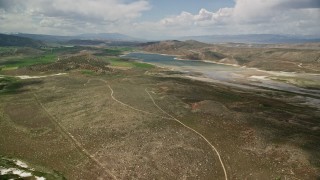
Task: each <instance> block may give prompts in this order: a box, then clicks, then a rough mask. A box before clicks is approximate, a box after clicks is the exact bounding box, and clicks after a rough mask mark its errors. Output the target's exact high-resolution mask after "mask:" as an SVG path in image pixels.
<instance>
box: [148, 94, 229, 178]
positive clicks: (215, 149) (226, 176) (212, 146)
mask: <svg viewBox="0 0 320 180" xmlns="http://www.w3.org/2000/svg"><path fill="white" fill-rule="evenodd" d="M145 91H146V92H147V93H148V95H149V97H150V99H151V100H152V102H153V104H154V105H155V106H156V107H157V108H158V109H159V110H161V111H162V112H163V113H165V114H166V115H168V116H170V117H171V118H172V120H175V121H176V122H178V123H179V124H181V125H182V126H184V127H185V128H187V129H189V130H191V131H193V132H194V133H196V134H197V135H199V136H200V137H201V138H202V139H203V140H205V141H206V142H207V143H208V144H209V146H211V148H212V150H213V151H214V152H215V153H216V154H217V156H218V158H219V161H220V164H221V167H222V169H223V172H224V177H225V180H228V175H227V171H226V168H225V166H224V163H223V161H222V159H221V156H220V153H219V151H218V150H217V148H216V147H215V146H214V145H212V144H211V143H210V141H209V140H208V139H207V138H206V137H204V136H203V135H202V134H201V133H199V132H198V131H196V130H194V129H192V128H191V127H189V126H187V125H185V124H184V123H182V122H181V121H180V120H178V119H177V118H175V117H173V116H172V115H171V114H169V113H167V112H166V111H164V110H163V109H162V108H161V107H160V106H159V105H158V104H157V103H156V102H155V101H154V99H153V97H152V96H151V94H150V93H149V92H148V90H147V89H145Z"/></svg>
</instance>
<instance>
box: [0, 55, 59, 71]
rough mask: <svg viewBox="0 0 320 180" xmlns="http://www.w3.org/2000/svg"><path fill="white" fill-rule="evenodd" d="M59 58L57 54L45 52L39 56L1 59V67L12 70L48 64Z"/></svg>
mask: <svg viewBox="0 0 320 180" xmlns="http://www.w3.org/2000/svg"><path fill="white" fill-rule="evenodd" d="M56 60H57V55H55V54H45V55H41V56H37V57H23V58H13V59H9V60H3V61H0V67H1V68H2V70H10V69H15V68H21V67H26V66H30V65H35V64H46V63H51V62H54V61H56Z"/></svg>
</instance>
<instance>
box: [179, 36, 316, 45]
mask: <svg viewBox="0 0 320 180" xmlns="http://www.w3.org/2000/svg"><path fill="white" fill-rule="evenodd" d="M178 39H179V40H196V41H200V42H205V43H255V44H279V43H307V42H320V37H314V36H295V35H276V34H244V35H206V36H185V37H181V38H178Z"/></svg>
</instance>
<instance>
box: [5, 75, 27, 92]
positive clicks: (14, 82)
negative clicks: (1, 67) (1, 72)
mask: <svg viewBox="0 0 320 180" xmlns="http://www.w3.org/2000/svg"><path fill="white" fill-rule="evenodd" d="M22 86H23V85H22V83H21V82H20V81H19V80H18V79H17V78H13V77H7V76H4V77H0V94H7V93H14V92H16V91H17V90H18V89H19V88H21V87H22Z"/></svg>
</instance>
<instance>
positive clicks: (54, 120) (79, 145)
mask: <svg viewBox="0 0 320 180" xmlns="http://www.w3.org/2000/svg"><path fill="white" fill-rule="evenodd" d="M33 96H34V97H35V100H36V101H37V103H38V104H39V105H40V106H41V108H42V109H43V110H44V111H45V112H46V114H47V115H48V116H49V119H50V120H51V121H52V122H53V123H54V124H55V125H57V126H58V128H59V129H60V130H61V131H62V133H63V134H65V135H66V136H67V137H68V138H69V139H70V140H71V141H72V142H73V144H74V145H75V147H76V148H77V149H78V150H79V151H80V152H81V153H82V154H83V155H85V156H86V157H88V158H89V159H91V160H92V161H93V162H94V163H95V164H96V165H97V166H99V167H100V168H101V169H103V170H104V172H106V173H107V174H108V175H109V176H105V178H107V179H109V178H110V177H112V179H117V177H116V176H115V175H113V174H112V173H111V171H110V170H109V169H107V168H106V167H104V166H103V164H102V163H101V162H99V161H98V160H97V159H96V158H95V157H94V156H92V155H91V154H90V153H89V152H88V151H87V150H86V149H85V148H84V147H83V146H82V145H81V143H80V142H79V141H78V140H77V139H75V138H74V137H73V136H72V134H71V133H69V132H68V131H67V130H66V129H65V128H64V127H63V126H62V125H61V124H60V123H59V122H58V121H57V120H56V118H55V117H54V116H52V115H51V114H50V113H49V111H48V110H47V109H46V108H45V107H44V105H43V104H42V103H41V102H40V100H39V98H38V97H37V95H36V94H35V93H33Z"/></svg>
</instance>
